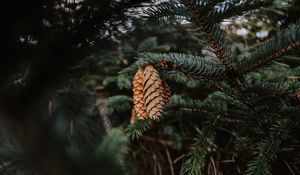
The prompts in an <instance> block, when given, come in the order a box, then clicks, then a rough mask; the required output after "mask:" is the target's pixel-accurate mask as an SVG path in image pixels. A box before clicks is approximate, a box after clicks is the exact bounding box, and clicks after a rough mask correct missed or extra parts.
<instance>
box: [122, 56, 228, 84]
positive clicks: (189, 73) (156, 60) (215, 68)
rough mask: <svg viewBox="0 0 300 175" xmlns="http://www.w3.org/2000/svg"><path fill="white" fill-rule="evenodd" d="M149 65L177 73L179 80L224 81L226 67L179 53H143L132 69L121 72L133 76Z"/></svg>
mask: <svg viewBox="0 0 300 175" xmlns="http://www.w3.org/2000/svg"><path fill="white" fill-rule="evenodd" d="M147 64H152V65H154V66H156V67H157V68H161V69H165V70H169V72H170V71H173V72H174V71H175V72H177V74H175V77H172V78H173V79H176V76H179V77H177V78H178V79H180V78H182V79H186V80H188V79H190V78H195V79H211V80H222V79H225V78H226V77H224V76H225V75H224V66H223V65H221V64H219V63H218V62H216V61H214V60H211V59H206V58H203V57H198V56H194V55H188V54H178V53H168V54H159V53H141V54H139V55H138V61H136V63H135V64H133V65H131V66H130V67H128V68H126V69H124V70H122V71H121V72H120V75H121V76H132V75H133V74H134V73H135V72H136V70H137V68H138V67H143V66H145V65H147Z"/></svg>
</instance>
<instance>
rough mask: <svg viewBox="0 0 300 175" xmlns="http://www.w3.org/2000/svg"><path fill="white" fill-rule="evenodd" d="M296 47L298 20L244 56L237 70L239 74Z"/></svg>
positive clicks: (299, 36)
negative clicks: (243, 60)
mask: <svg viewBox="0 0 300 175" xmlns="http://www.w3.org/2000/svg"><path fill="white" fill-rule="evenodd" d="M297 47H300V20H298V21H297V22H296V23H295V24H291V25H289V26H288V27H287V28H286V29H284V30H283V31H281V32H279V33H277V34H276V35H275V36H274V37H272V38H270V39H268V40H267V41H265V42H264V43H263V44H261V46H260V47H258V48H256V49H255V50H254V51H253V52H252V53H251V55H250V57H248V58H245V59H246V60H247V61H245V62H244V63H242V64H241V65H240V66H239V67H238V69H237V70H239V74H240V75H243V74H246V73H248V72H250V71H253V70H254V69H256V68H259V67H261V66H263V65H265V64H267V63H269V62H271V61H273V60H275V59H277V58H280V57H281V56H283V55H284V54H286V53H287V52H288V51H291V50H293V49H295V48H297Z"/></svg>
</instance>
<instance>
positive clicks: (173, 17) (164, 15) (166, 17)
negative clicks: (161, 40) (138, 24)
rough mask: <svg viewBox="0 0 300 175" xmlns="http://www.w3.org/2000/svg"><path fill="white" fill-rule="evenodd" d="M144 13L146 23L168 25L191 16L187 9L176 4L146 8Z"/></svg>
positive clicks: (164, 3)
mask: <svg viewBox="0 0 300 175" xmlns="http://www.w3.org/2000/svg"><path fill="white" fill-rule="evenodd" d="M144 13H145V14H146V16H145V18H146V19H147V22H150V23H154V24H155V23H161V22H162V23H163V24H166V23H167V24H170V23H173V22H175V21H180V20H184V19H185V20H187V19H188V18H189V17H190V16H191V14H190V12H189V11H188V9H187V8H186V7H185V6H183V5H182V4H180V3H177V2H163V3H161V4H158V5H156V6H153V7H150V8H148V9H147V10H146V11H145V12H144Z"/></svg>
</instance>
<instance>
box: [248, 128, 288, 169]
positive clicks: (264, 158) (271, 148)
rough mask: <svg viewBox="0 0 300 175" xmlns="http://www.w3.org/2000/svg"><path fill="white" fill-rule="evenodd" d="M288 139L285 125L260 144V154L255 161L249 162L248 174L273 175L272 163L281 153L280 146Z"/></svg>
mask: <svg viewBox="0 0 300 175" xmlns="http://www.w3.org/2000/svg"><path fill="white" fill-rule="evenodd" d="M287 137H288V134H287V128H286V126H285V125H284V126H282V127H279V128H277V130H276V131H275V132H272V133H271V135H270V136H268V137H267V138H265V139H264V140H263V141H262V142H260V143H259V144H258V149H259V154H258V156H257V157H256V158H255V159H254V160H252V161H250V162H249V164H248V169H247V170H246V174H247V175H271V171H270V170H271V165H270V163H271V162H272V161H274V160H275V159H276V158H277V154H278V152H279V151H280V148H279V147H280V144H281V143H282V141H284V140H285V139H287Z"/></svg>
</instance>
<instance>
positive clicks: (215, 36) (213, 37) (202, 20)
mask: <svg viewBox="0 0 300 175" xmlns="http://www.w3.org/2000/svg"><path fill="white" fill-rule="evenodd" d="M182 1H183V3H184V5H185V6H186V7H188V8H189V9H190V11H191V13H192V20H193V21H194V22H195V24H196V25H197V26H198V27H199V29H200V31H201V32H203V35H204V36H205V38H206V39H207V41H208V42H209V43H210V46H211V47H212V49H213V52H214V54H215V55H216V56H217V58H218V59H219V60H220V62H221V63H222V64H223V65H224V66H225V72H228V71H232V69H233V67H232V64H231V63H230V59H231V58H230V54H229V53H230V50H229V47H228V44H227V41H226V40H225V36H224V33H223V32H222V31H221V30H220V27H219V26H218V25H216V24H211V22H210V21H208V20H207V18H209V17H207V16H202V15H201V13H202V12H201V11H200V10H199V8H198V6H197V2H196V1H195V0H182Z"/></svg>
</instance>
